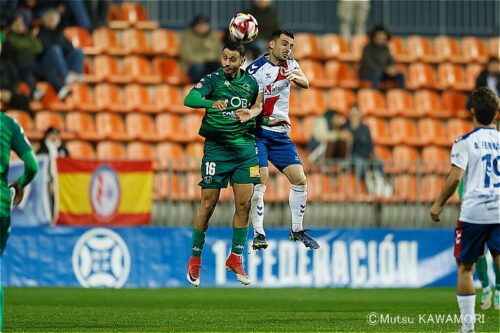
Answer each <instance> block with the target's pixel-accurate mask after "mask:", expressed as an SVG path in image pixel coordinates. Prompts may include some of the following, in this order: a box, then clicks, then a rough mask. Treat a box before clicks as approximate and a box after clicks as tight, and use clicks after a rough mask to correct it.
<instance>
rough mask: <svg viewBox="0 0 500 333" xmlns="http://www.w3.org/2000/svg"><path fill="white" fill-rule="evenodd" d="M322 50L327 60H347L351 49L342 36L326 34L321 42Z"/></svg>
mask: <svg viewBox="0 0 500 333" xmlns="http://www.w3.org/2000/svg"><path fill="white" fill-rule="evenodd" d="M321 49H322V51H323V54H324V55H325V58H326V59H338V60H346V59H345V58H344V57H345V56H346V55H348V54H349V48H348V46H347V43H346V42H345V40H344V38H342V36H340V35H337V34H325V35H323V38H322V41H321Z"/></svg>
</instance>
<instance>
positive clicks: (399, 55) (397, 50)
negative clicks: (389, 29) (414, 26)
mask: <svg viewBox="0 0 500 333" xmlns="http://www.w3.org/2000/svg"><path fill="white" fill-rule="evenodd" d="M389 48H390V50H391V54H392V56H393V57H394V60H396V62H405V63H406V62H412V61H414V60H415V58H414V57H412V56H411V55H410V54H408V51H407V50H406V46H405V43H404V41H403V39H401V38H400V37H398V36H391V39H390V40H389Z"/></svg>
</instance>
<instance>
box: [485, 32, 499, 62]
mask: <svg viewBox="0 0 500 333" xmlns="http://www.w3.org/2000/svg"><path fill="white" fill-rule="evenodd" d="M488 53H489V55H490V57H495V58H497V59H498V58H500V37H498V36H496V37H490V39H489V40H488Z"/></svg>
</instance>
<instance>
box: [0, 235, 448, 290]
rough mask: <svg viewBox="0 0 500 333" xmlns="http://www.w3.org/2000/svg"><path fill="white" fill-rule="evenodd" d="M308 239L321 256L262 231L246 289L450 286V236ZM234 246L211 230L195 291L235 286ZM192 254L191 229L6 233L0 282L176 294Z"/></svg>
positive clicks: (249, 254)
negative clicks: (264, 242)
mask: <svg viewBox="0 0 500 333" xmlns="http://www.w3.org/2000/svg"><path fill="white" fill-rule="evenodd" d="M311 234H312V235H314V236H315V237H317V239H318V240H319V242H320V244H321V248H320V249H319V250H316V251H313V250H308V249H306V248H305V247H304V246H303V245H302V244H301V243H294V242H291V241H290V240H289V239H288V230H286V229H269V230H268V231H267V236H268V241H269V247H268V248H267V250H265V251H259V252H254V251H250V250H248V249H247V250H246V251H245V253H244V264H245V268H246V270H247V273H248V274H249V275H250V278H251V279H252V281H253V283H252V284H251V286H256V287H352V288H369V287H381V288H384V287H391V288H392V287H410V288H412V287H422V286H453V285H454V284H455V281H456V278H455V274H456V268H455V260H454V258H453V231H452V230H421V229H417V230H392V229H318V230H313V231H311ZM231 237H232V229H231V228H210V229H209V230H208V232H207V236H206V243H205V247H204V250H203V256H202V260H203V267H204V268H205V270H203V271H201V286H204V287H218V286H221V287H222V286H237V285H239V284H238V283H237V281H236V280H235V277H234V274H233V273H229V272H226V270H225V260H226V258H227V256H228V254H229V251H230V246H231ZM248 244H251V239H250V238H249V242H248ZM248 244H247V245H248ZM190 252H191V229H190V228H159V227H140V228H71V227H52V228H42V227H29V228H13V229H12V234H11V236H10V238H9V242H8V245H7V249H6V252H5V253H4V256H3V258H2V281H3V283H4V285H6V286H74V287H77V286H83V287H110V288H121V287H134V288H135V287H147V288H155V287H179V286H180V287H183V286H188V284H187V281H186V265H187V262H188V260H189V256H190Z"/></svg>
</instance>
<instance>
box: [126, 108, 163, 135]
mask: <svg viewBox="0 0 500 333" xmlns="http://www.w3.org/2000/svg"><path fill="white" fill-rule="evenodd" d="M125 128H126V131H127V134H128V135H129V137H130V139H132V140H142V141H147V142H155V141H158V140H159V137H158V135H157V134H156V129H155V123H154V121H153V118H152V117H151V116H150V115H148V114H144V113H136V112H132V113H129V114H127V115H126V117H125Z"/></svg>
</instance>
